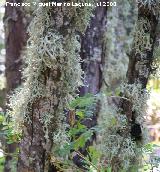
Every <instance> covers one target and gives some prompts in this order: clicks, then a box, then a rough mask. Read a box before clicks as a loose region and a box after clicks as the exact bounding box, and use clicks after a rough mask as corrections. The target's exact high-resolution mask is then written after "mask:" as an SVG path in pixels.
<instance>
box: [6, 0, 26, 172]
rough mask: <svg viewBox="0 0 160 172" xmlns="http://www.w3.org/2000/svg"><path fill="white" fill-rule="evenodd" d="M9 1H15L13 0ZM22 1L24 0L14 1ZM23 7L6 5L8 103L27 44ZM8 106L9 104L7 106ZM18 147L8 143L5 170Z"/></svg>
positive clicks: (16, 82) (19, 78)
mask: <svg viewBox="0 0 160 172" xmlns="http://www.w3.org/2000/svg"><path fill="white" fill-rule="evenodd" d="M7 2H13V1H12V0H10V1H7ZM14 2H22V1H14ZM23 10H24V9H23V8H22V7H11V6H10V5H7V6H5V16H4V27H5V48H6V57H5V67H6V69H5V76H6V96H5V97H6V103H8V95H10V94H11V92H12V91H13V90H14V89H15V88H17V87H18V86H19V85H20V84H21V69H22V51H23V50H24V46H25V45H26V40H27V33H26V27H27V24H28V19H27V17H26V14H25V12H24V11H23ZM6 108H8V106H6ZM16 147H17V144H16V143H13V144H6V153H7V154H8V155H7V156H6V161H5V168H4V171H6V172H9V171H11V161H12V158H13V157H12V156H13V153H14V152H15V150H16Z"/></svg>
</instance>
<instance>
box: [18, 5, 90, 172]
mask: <svg viewBox="0 0 160 172" xmlns="http://www.w3.org/2000/svg"><path fill="white" fill-rule="evenodd" d="M83 10H84V11H85V13H87V14H88V11H87V10H86V9H85V7H84V8H83ZM83 10H82V9H81V10H80V9H79V8H78V7H77V9H76V7H54V8H48V7H46V8H45V7H42V8H39V10H37V11H36V12H37V13H36V15H35V18H34V19H35V20H34V19H33V21H35V22H33V23H32V24H33V25H32V26H34V27H37V24H39V23H38V22H37V20H38V21H39V22H40V23H42V24H44V23H43V22H45V24H46V25H43V26H41V27H42V29H41V30H40V31H39V32H38V34H39V35H40V36H37V33H34V36H33V37H32V35H33V34H32V33H30V35H31V39H32V41H33V42H32V43H31V44H32V45H33V46H37V44H38V45H39V44H41V42H40V41H43V39H44V42H45V40H46V39H47V41H48V42H49V43H50V41H52V42H51V45H52V43H53V44H54V41H55V40H54V39H53V37H52V35H51V34H53V36H57V37H58V38H57V37H56V38H57V39H58V41H57V42H58V43H59V44H60V45H61V46H62V47H61V48H60V47H56V49H54V48H55V47H49V48H50V49H52V48H53V49H52V50H53V56H50V54H49V53H48V52H50V49H48V51H46V54H45V55H44V56H43V58H47V60H48V61H49V62H51V63H50V65H48V63H47V62H46V61H45V60H44V59H43V58H39V56H40V55H41V54H40V55H39V54H37V52H38V51H35V49H33V51H34V56H35V57H36V58H34V57H32V56H29V58H30V60H31V61H33V63H34V62H35V63H36V60H37V61H38V59H40V60H41V61H40V62H41V63H38V62H39V61H38V62H37V63H38V65H37V66H36V67H37V68H38V67H39V65H40V66H41V68H42V69H40V70H39V71H38V70H35V71H33V72H34V73H35V75H36V76H37V72H39V73H38V78H36V79H37V81H36V82H37V83H38V84H37V87H38V88H39V87H40V89H41V88H42V90H43V93H41V94H40V96H35V95H34V94H35V93H34V92H32V90H33V89H32V88H33V87H34V88H35V85H33V86H32V87H31V88H30V89H32V90H30V91H31V92H32V94H31V96H33V97H34V96H35V97H34V98H33V97H31V98H33V99H32V101H31V102H30V103H28V104H27V109H29V111H28V114H27V116H28V117H29V118H30V122H28V121H25V122H24V126H23V138H22V140H21V143H20V154H19V160H18V169H17V171H18V172H48V171H52V172H54V171H56V169H55V168H54V167H50V158H51V153H52V146H53V144H54V140H53V134H54V132H55V131H57V130H58V127H61V126H59V125H61V123H60V122H61V121H59V119H61V118H63V116H62V117H61V115H62V113H63V108H64V107H65V105H66V104H65V103H66V101H68V99H69V97H72V96H74V95H75V91H76V89H77V88H78V87H79V86H80V84H79V83H80V82H81V80H79V78H80V77H78V76H77V75H78V74H79V75H81V69H79V66H80V65H79V59H80V58H79V56H78V53H77V51H79V42H78V41H77V38H76V32H75V31H76V30H77V31H79V32H81V31H83V30H84V26H85V24H86V21H85V19H84V21H83V18H82V16H83V17H84V15H82V14H83ZM49 14H50V15H49ZM44 15H45V16H47V17H48V18H44ZM89 15H90V13H89ZM39 16H40V17H39ZM77 16H78V17H77ZM86 18H87V17H86ZM87 19H88V18H87ZM42 20H43V21H42ZM78 20H80V22H79V23H78ZM83 22H84V23H83ZM34 27H31V29H33V30H34ZM39 37H40V39H39ZM52 39H53V40H52ZM44 42H43V43H44ZM48 42H47V43H48ZM45 43H46V42H45ZM47 43H46V45H48V44H47ZM76 43H77V44H78V45H74V44H76ZM43 45H44V44H42V47H41V48H42V49H43V48H44V49H45V48H46V47H43ZM44 46H45V45H44ZM53 46H56V45H55V44H54V45H53ZM38 48H39V47H38ZM47 48H48V47H47ZM59 48H60V49H62V50H59ZM61 51H64V52H65V55H62V56H61V54H62V53H59V52H61ZM51 53H52V51H51ZM40 57H41V56H40ZM52 58H53V59H52ZM54 58H55V59H54ZM43 60H44V61H43ZM52 60H53V61H52ZM73 62H75V63H74V64H73ZM37 63H36V64H37ZM33 65H34V64H32V63H30V64H29V67H31V68H32V66H33ZM73 65H74V66H78V67H77V69H75V68H74V66H73ZM31 68H30V69H31ZM33 68H34V66H33ZM37 68H36V69H37ZM38 69H39V68H38ZM31 70H32V69H31ZM75 70H78V72H77V73H76V71H75ZM35 75H33V77H35ZM30 76H31V77H30ZM27 77H28V78H29V81H30V79H31V80H32V79H33V77H32V74H31V73H29V74H28V75H27ZM72 77H73V78H72ZM28 78H27V79H28ZM27 79H26V82H25V83H27V82H28V80H27ZM32 82H34V80H32ZM27 84H30V83H27ZM32 84H33V83H32ZM72 85H73V86H72ZM73 87H74V88H73ZM26 89H27V88H26ZM35 92H36V90H35ZM36 93H37V92H36ZM38 94H39V92H38ZM28 101H30V98H29V100H28ZM45 119H46V120H45ZM47 120H49V122H48V123H47ZM46 123H47V124H46ZM59 123H60V124H59ZM59 139H61V138H59ZM53 157H54V155H53Z"/></svg>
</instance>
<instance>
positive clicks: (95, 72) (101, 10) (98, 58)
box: [73, 0, 107, 168]
mask: <svg viewBox="0 0 160 172" xmlns="http://www.w3.org/2000/svg"><path fill="white" fill-rule="evenodd" d="M98 2H107V0H105V1H102V0H100V1H98ZM93 14H94V17H92V18H91V21H90V24H89V26H88V27H87V30H86V32H85V34H84V35H83V36H82V41H81V59H82V60H83V63H82V69H83V71H84V86H82V87H81V88H80V93H79V95H80V96H84V95H85V94H87V93H91V94H93V95H96V94H98V93H99V92H100V89H101V86H102V64H103V62H104V50H103V48H104V40H103V37H104V34H105V32H106V18H107V7H102V6H101V7H96V9H95V10H94V13H93ZM98 104H99V103H97V105H96V107H95V110H94V113H93V117H92V119H91V118H90V119H84V120H83V124H84V125H86V126H87V127H88V128H91V127H94V126H96V124H97V115H98V112H99V105H98ZM94 139H95V136H93V137H92V138H91V139H90V140H88V142H87V143H86V146H85V147H84V148H82V149H81V150H80V152H81V153H82V154H83V155H87V150H86V149H87V147H88V146H90V145H91V144H92V143H93V140H94ZM73 161H74V162H75V164H76V165H77V166H79V167H81V168H82V167H83V163H82V158H81V157H80V156H79V155H76V156H75V157H74V158H73Z"/></svg>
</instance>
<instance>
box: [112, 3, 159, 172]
mask: <svg viewBox="0 0 160 172" xmlns="http://www.w3.org/2000/svg"><path fill="white" fill-rule="evenodd" d="M147 7H148V6H143V5H142V4H139V8H138V19H137V22H136V26H137V28H138V27H139V26H142V27H140V28H141V30H139V31H140V33H138V30H136V31H135V35H134V40H133V46H132V51H131V53H130V55H129V65H128V71H127V81H128V83H127V84H128V85H132V84H135V86H138V85H140V86H141V87H140V88H139V89H140V90H139V93H137V94H143V93H144V92H145V89H146V85H147V82H148V79H149V76H150V74H151V72H152V62H153V60H154V59H153V51H154V47H155V41H156V36H157V25H158V18H157V16H155V14H154V13H153V11H152V10H150V9H149V8H147ZM137 35H138V36H139V37H138V40H137ZM146 35H147V36H148V37H149V42H150V47H149V48H148V47H146V45H147V40H146V39H145V38H144V37H145V36H146ZM141 40H144V42H143V43H140V42H141ZM137 45H140V46H138V48H139V47H141V48H140V49H138V53H137ZM139 50H140V51H139ZM122 94H123V93H122ZM123 96H124V98H123V97H122V98H120V102H119V103H118V105H116V106H118V108H121V109H122V111H123V112H122V113H123V114H125V115H126V116H127V119H128V126H131V127H129V128H128V129H127V130H126V132H124V136H123V137H124V138H125V137H126V136H127V135H128V136H129V135H130V136H131V138H132V139H134V140H135V141H141V139H142V137H141V134H142V130H141V129H142V128H141V125H140V124H138V123H137V122H136V121H135V118H136V116H137V115H138V112H136V111H135V110H133V109H132V106H133V103H136V102H132V100H131V99H132V98H131V97H130V98H131V99H130V98H128V97H127V95H125V94H124V95H123ZM125 97H126V98H127V99H128V100H126V99H125ZM117 155H118V154H117ZM132 161H133V164H134V163H135V164H136V163H137V162H136V160H132ZM133 164H132V165H133ZM117 165H118V166H117ZM111 166H112V170H113V172H118V171H119V167H120V166H121V167H122V168H123V164H121V165H120V162H119V158H118V156H117V157H113V159H112V162H111ZM130 170H131V169H130Z"/></svg>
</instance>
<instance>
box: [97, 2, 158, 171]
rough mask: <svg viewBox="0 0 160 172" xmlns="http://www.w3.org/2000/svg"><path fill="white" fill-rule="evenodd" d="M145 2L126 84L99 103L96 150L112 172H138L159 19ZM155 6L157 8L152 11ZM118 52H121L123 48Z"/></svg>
mask: <svg viewBox="0 0 160 172" xmlns="http://www.w3.org/2000/svg"><path fill="white" fill-rule="evenodd" d="M145 2H146V4H143V3H142V2H138V18H137V22H136V26H135V31H134V34H133V36H134V37H133V40H132V45H131V49H130V53H128V56H129V65H128V71H127V77H126V82H125V83H123V84H121V87H120V88H119V89H118V90H117V92H116V95H113V94H112V95H110V96H109V97H106V96H107V94H105V93H104V94H103V95H102V99H101V102H102V107H101V112H100V115H99V121H98V123H99V126H100V129H101V130H100V135H99V138H100V139H99V140H98V141H99V150H101V151H102V154H103V158H102V160H103V163H104V164H106V162H107V163H108V164H110V165H111V168H112V171H113V172H118V171H120V170H124V171H132V170H134V171H138V169H139V167H140V165H141V158H142V150H143V145H144V144H145V143H146V138H147V134H146V132H147V131H146V127H145V117H146V101H147V99H148V96H149V93H148V91H147V89H146V85H147V82H148V79H149V77H150V74H151V73H152V70H153V64H154V56H156V55H154V54H157V53H156V51H155V53H153V51H154V50H155V49H156V50H158V48H157V47H156V37H157V36H158V35H159V31H158V17H159V15H158V14H157V10H156V9H157V8H159V7H160V4H159V2H158V1H145ZM155 2H156V5H157V6H156V8H153V7H155V5H154V4H155ZM147 3H148V4H147ZM121 48H122V49H121ZM121 48H120V50H121V51H123V48H124V47H121ZM107 70H108V69H107ZM112 72H113V73H114V72H115V71H112ZM112 72H111V73H112ZM116 74H117V73H116ZM118 75H119V74H118ZM106 81H107V80H106ZM107 84H108V83H107ZM108 85H109V84H108Z"/></svg>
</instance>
